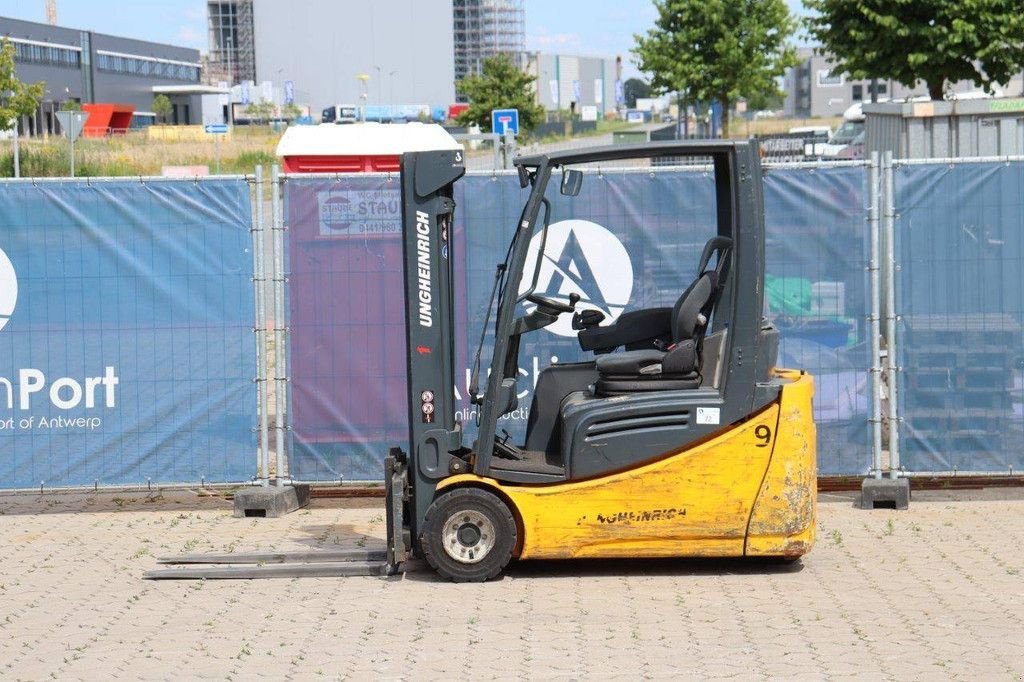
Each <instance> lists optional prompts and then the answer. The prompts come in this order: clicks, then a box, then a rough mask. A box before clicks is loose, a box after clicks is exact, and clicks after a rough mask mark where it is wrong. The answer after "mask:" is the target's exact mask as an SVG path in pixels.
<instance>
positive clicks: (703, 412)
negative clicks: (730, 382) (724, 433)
mask: <svg viewBox="0 0 1024 682" xmlns="http://www.w3.org/2000/svg"><path fill="white" fill-rule="evenodd" d="M720 413H721V410H720V409H719V408H717V407H698V408H697V423H698V424H718V423H720V422H721V419H722V418H721V415H720Z"/></svg>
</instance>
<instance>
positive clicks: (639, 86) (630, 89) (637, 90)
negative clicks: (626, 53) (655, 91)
mask: <svg viewBox="0 0 1024 682" xmlns="http://www.w3.org/2000/svg"><path fill="white" fill-rule="evenodd" d="M622 93H623V94H624V95H625V97H626V108H627V109H636V101H637V100H638V99H646V98H647V97H650V96H651V86H650V84H649V83H647V82H646V81H644V80H642V79H640V78H630V79H628V80H627V81H626V82H625V83H623V84H622Z"/></svg>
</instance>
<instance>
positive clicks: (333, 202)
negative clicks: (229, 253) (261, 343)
mask: <svg viewBox="0 0 1024 682" xmlns="http://www.w3.org/2000/svg"><path fill="white" fill-rule="evenodd" d="M283 210H284V215H285V220H286V223H287V228H288V229H287V240H288V249H287V252H288V272H289V276H288V308H289V315H290V317H289V320H288V326H289V329H290V333H289V354H290V378H291V381H290V382H289V383H290V384H291V395H290V397H291V409H290V415H291V419H290V421H291V426H292V429H291V435H292V442H291V448H290V450H289V452H290V453H291V456H290V458H289V468H288V470H289V473H290V475H291V477H292V478H293V479H296V480H338V479H339V478H342V477H345V478H347V479H356V480H373V479H379V478H380V477H381V476H382V464H381V462H382V461H383V457H384V454H385V452H386V451H387V448H388V447H389V446H393V445H398V444H402V443H404V442H405V439H406V435H407V434H406V431H407V427H406V424H405V419H406V410H407V406H406V402H405V400H406V396H405V353H406V351H405V347H406V342H405V317H404V310H405V307H404V306H405V292H404V289H403V276H402V242H401V229H402V226H401V196H400V193H399V186H398V178H397V176H381V175H362V176H359V175H355V176H353V175H344V176H338V177H334V178H324V177H301V176H294V175H293V176H288V177H287V178H286V179H285V184H284V206H283Z"/></svg>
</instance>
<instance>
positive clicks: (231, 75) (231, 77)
mask: <svg viewBox="0 0 1024 682" xmlns="http://www.w3.org/2000/svg"><path fill="white" fill-rule="evenodd" d="M224 42H225V44H226V45H227V53H228V125H232V126H233V125H234V124H235V103H234V102H232V101H231V93H232V91H233V89H234V87H235V72H234V71H233V70H232V69H231V43H232V42H233V41H232V40H231V36H230V35H228V36H227V37H225V38H224Z"/></svg>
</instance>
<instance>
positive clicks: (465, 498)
mask: <svg viewBox="0 0 1024 682" xmlns="http://www.w3.org/2000/svg"><path fill="white" fill-rule="evenodd" d="M516 541H517V533H516V521H515V518H514V517H513V516H512V512H511V510H509V508H508V506H507V505H506V504H505V503H504V502H502V501H501V499H499V498H498V497H497V496H496V495H494V494H492V493H489V492H487V491H486V490H479V489H477V488H458V489H456V490H452V491H451V492H446V493H442V494H441V495H440V496H438V498H437V499H436V500H434V503H433V504H431V505H430V508H429V509H427V513H426V516H425V517H424V519H423V532H422V533H421V534H420V546H422V547H423V554H424V556H425V557H426V559H427V562H428V563H429V564H430V565H431V567H432V568H433V569H434V570H435V571H437V572H438V573H439V574H440V575H441V576H442V577H444V578H448V579H449V580H454V581H455V582H458V583H461V582H483V581H484V580H490V579H491V578H495V577H497V576H499V575H500V574H501V571H502V570H503V569H504V568H505V566H506V565H507V564H508V562H509V560H510V559H511V558H512V551H513V550H514V549H515V546H516Z"/></svg>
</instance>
